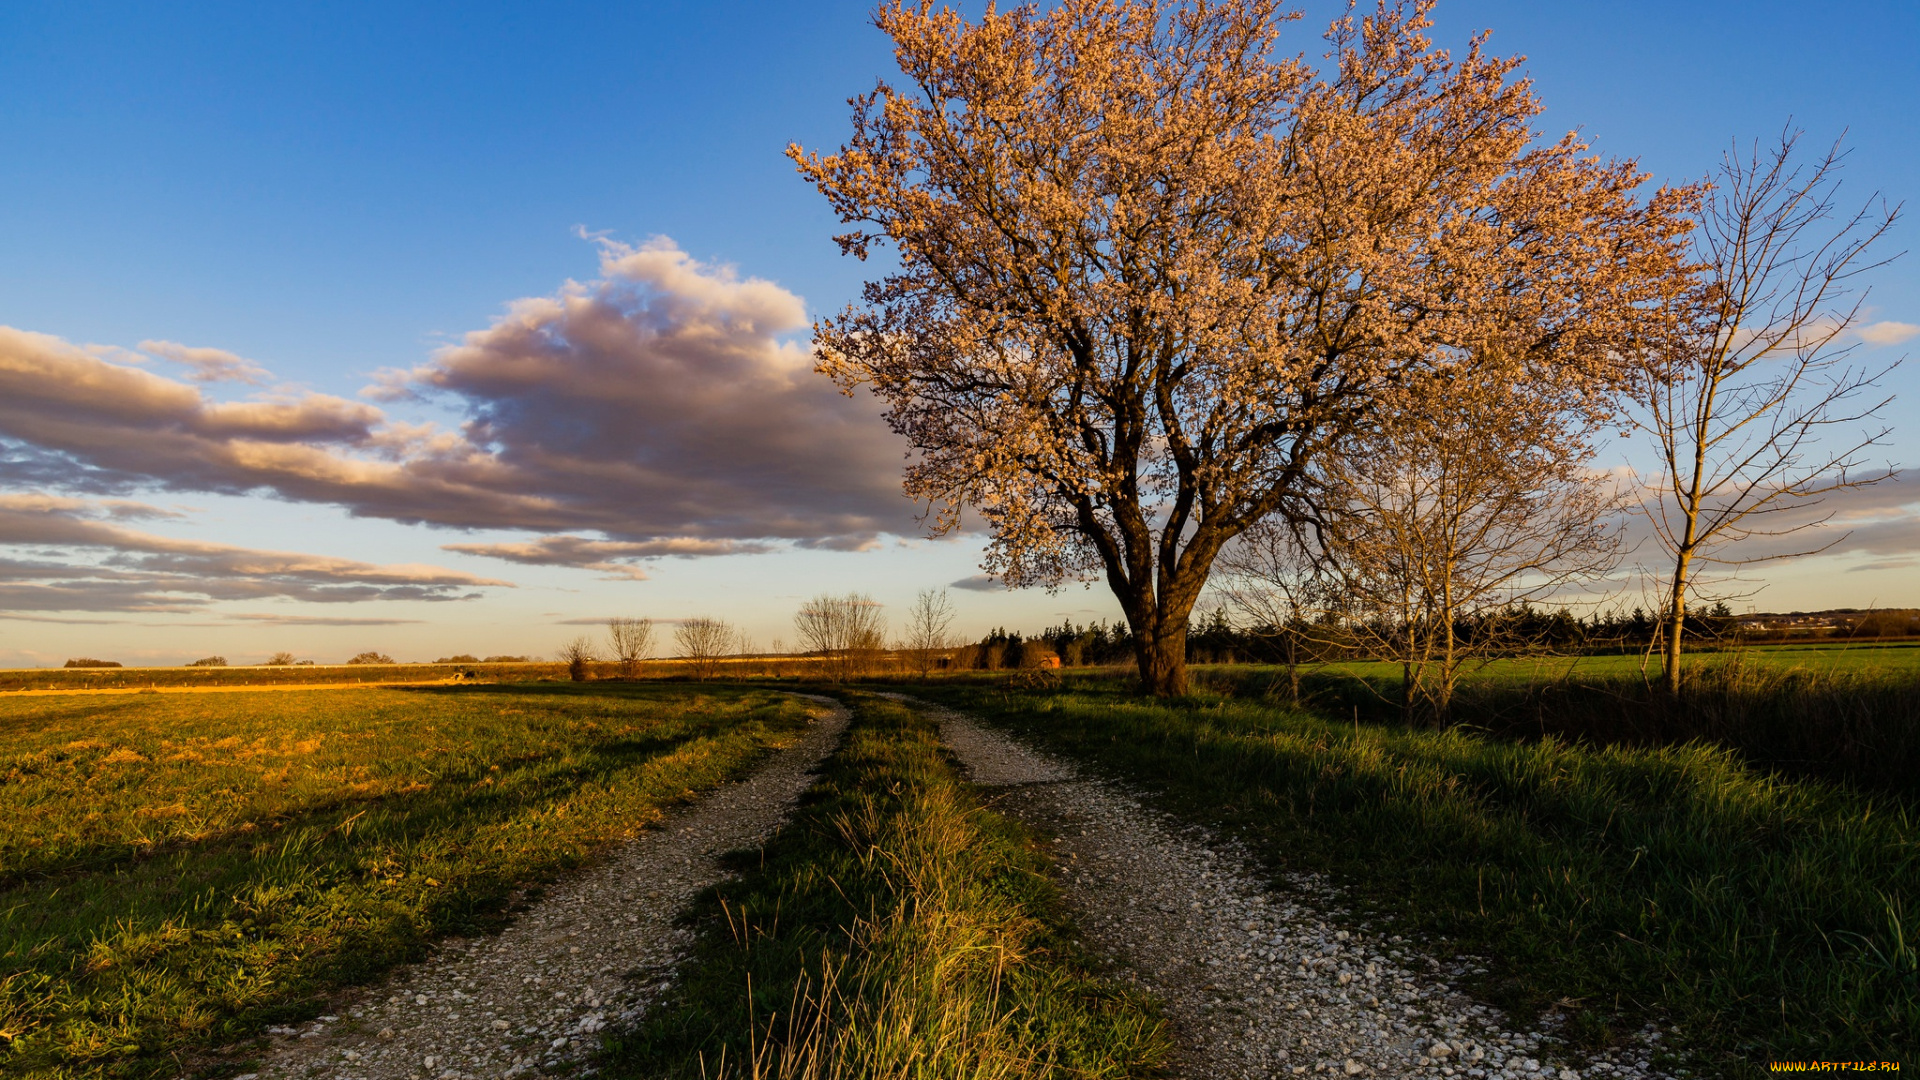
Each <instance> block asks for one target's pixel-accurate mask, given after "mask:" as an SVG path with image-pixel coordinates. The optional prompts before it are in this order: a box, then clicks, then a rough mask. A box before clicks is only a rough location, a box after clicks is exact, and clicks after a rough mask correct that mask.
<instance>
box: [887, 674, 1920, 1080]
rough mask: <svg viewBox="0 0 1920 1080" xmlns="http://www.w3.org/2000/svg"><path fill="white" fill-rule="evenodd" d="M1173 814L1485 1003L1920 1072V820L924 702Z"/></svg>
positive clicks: (1742, 1067) (1642, 779) (1025, 700)
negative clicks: (1055, 754)
mask: <svg viewBox="0 0 1920 1080" xmlns="http://www.w3.org/2000/svg"><path fill="white" fill-rule="evenodd" d="M921 692H923V693H925V694H926V695H927V696H929V697H937V698H940V699H942V700H945V701H947V702H949V703H951V704H953V705H956V706H959V707H963V708H967V709H970V710H973V711H975V712H977V713H979V714H982V715H985V716H987V717H989V718H991V719H993V720H995V721H996V722H999V723H1002V724H1005V725H1007V726H1009V727H1011V728H1013V729H1014V730H1016V731H1019V732H1022V733H1024V734H1026V735H1029V736H1031V737H1033V738H1035V739H1038V740H1040V741H1041V742H1042V743H1043V744H1045V745H1048V746H1050V747H1051V748H1053V749H1055V750H1058V751H1062V752H1065V753H1068V754H1070V755H1073V756H1077V757H1080V758H1083V759H1086V760H1088V761H1091V762H1093V763H1095V764H1096V765H1097V766H1099V767H1100V768H1102V769H1103V770H1109V771H1112V772H1115V773H1118V774H1120V775H1122V776H1124V777H1126V778H1128V779H1130V780H1133V781H1136V782H1139V783H1141V784H1143V785H1144V786H1146V787H1147V788H1148V789H1150V790H1154V791H1157V792H1159V793H1160V795H1161V797H1162V799H1163V800H1164V802H1163V805H1165V806H1166V807H1167V808H1168V809H1170V810H1171V811H1173V812H1175V813H1177V814H1180V815H1184V816H1187V817H1190V818H1193V819H1196V820H1199V821H1203V822H1208V823H1212V824H1215V825H1217V826H1219V827H1222V828H1224V829H1226V830H1228V831H1229V832H1231V833H1232V834H1234V835H1237V836H1239V837H1241V838H1242V839H1244V840H1245V841H1246V842H1248V843H1249V845H1250V846H1251V847H1252V848H1253V850H1254V851H1256V852H1257V853H1259V854H1260V855H1261V856H1262V857H1263V858H1264V859H1265V860H1266V861H1267V862H1268V864H1269V865H1270V866H1271V867H1272V868H1273V869H1274V870H1275V871H1276V872H1277V871H1280V870H1284V869H1298V870H1312V871H1320V872H1326V873H1329V874H1331V875H1333V877H1334V879H1335V880H1336V881H1338V882H1340V883H1341V884H1343V885H1345V886H1346V887H1348V889H1349V890H1350V893H1349V895H1350V898H1351V900H1352V902H1353V903H1354V904H1355V905H1356V906H1357V907H1358V908H1360V909H1361V910H1363V911H1365V912H1367V913H1369V914H1371V915H1374V916H1379V917H1384V918H1387V919H1390V920H1392V922H1393V924H1394V925H1395V927H1396V932H1403V933H1414V934H1419V935H1427V936H1434V937H1444V938H1446V939H1449V940H1450V941H1452V942H1453V943H1454V945H1455V947H1458V948H1460V949H1463V950H1466V951H1469V952H1471V953H1473V954H1476V955H1480V956H1484V957H1487V958H1488V959H1489V963H1488V965H1487V966H1488V967H1489V968H1490V970H1491V972H1492V973H1491V974H1490V975H1488V976H1487V977H1486V978H1485V979H1484V981H1483V982H1482V983H1481V985H1479V986H1478V987H1477V988H1476V989H1477V990H1478V991H1479V992H1480V993H1482V994H1485V995H1487V996H1488V997H1489V998H1490V999H1492V1000H1494V1001H1495V1002H1496V1003H1499V1004H1501V1005H1503V1006H1506V1007H1508V1008H1510V1009H1512V1010H1514V1011H1516V1012H1517V1013H1518V1014H1519V1015H1521V1016H1532V1015H1537V1014H1539V1013H1541V1012H1543V1011H1545V1010H1549V1009H1558V1010H1560V1011H1561V1012H1562V1013H1563V1014H1564V1015H1567V1016H1569V1017H1570V1030H1571V1032H1572V1033H1573V1034H1574V1035H1575V1036H1576V1037H1577V1038H1579V1039H1581V1040H1584V1041H1587V1042H1590V1043H1596V1044H1600V1043H1607V1042H1609V1041H1611V1040H1614V1039H1616V1038H1619V1037H1621V1036H1622V1035H1623V1034H1625V1033H1627V1032H1630V1031H1631V1030H1633V1029H1635V1028H1637V1027H1638V1025H1639V1024H1640V1023H1642V1022H1644V1021H1646V1020H1648V1019H1656V1020H1659V1021H1661V1022H1663V1023H1671V1024H1673V1025H1675V1029H1676V1031H1678V1032H1679V1033H1680V1037H1681V1039H1682V1040H1683V1042H1684V1043H1685V1044H1687V1045H1690V1046H1692V1047H1694V1048H1695V1049H1697V1050H1698V1051H1700V1052H1701V1054H1702V1055H1703V1056H1704V1059H1705V1060H1706V1061H1707V1062H1708V1063H1709V1064H1710V1065H1711V1066H1712V1068H1713V1070H1714V1071H1715V1072H1716V1073H1720V1072H1724V1073H1725V1074H1726V1075H1745V1074H1747V1073H1749V1072H1752V1071H1753V1070H1752V1069H1750V1068H1748V1066H1750V1065H1752V1063H1754V1062H1756V1061H1760V1060H1764V1059H1765V1058H1767V1057H1786V1058H1825V1059H1829V1060H1837V1059H1842V1058H1845V1059H1849V1060H1852V1059H1860V1058H1867V1057H1875V1058H1882V1059H1888V1060H1897V1059H1901V1058H1904V1059H1906V1060H1909V1061H1913V1060H1916V1059H1920V1037H1917V1035H1916V1033H1920V968H1917V967H1916V944H1917V943H1920V906H1916V898H1920V821H1917V820H1916V818H1915V815H1914V812H1913V810H1912V807H1911V804H1910V803H1908V802H1906V801H1904V800H1902V799H1900V798H1898V797H1896V796H1892V795H1872V794H1867V793H1863V792H1860V791H1857V790H1852V789H1850V788H1848V787H1845V786H1841V785H1835V784H1830V783H1825V782H1817V781H1794V780H1785V779H1780V778H1776V777H1770V776H1768V775H1767V774H1765V773H1764V772H1761V771H1758V770H1756V769H1753V768H1751V767H1748V766H1747V765H1744V764H1743V763H1742V762H1741V761H1740V760H1739V759H1738V758H1737V757H1736V756H1735V755H1734V754H1732V753H1730V752H1728V751H1726V750H1722V749H1716V748H1712V747H1709V746H1705V745H1699V744H1694V745H1684V746H1648V747H1628V746H1617V745H1616V746H1591V747H1582V746H1571V745H1567V744H1565V743H1562V742H1559V741H1557V740H1555V739H1552V738H1548V739H1534V740H1530V741H1519V740H1512V739H1503V738H1498V737H1494V736H1490V735H1486V734H1482V733H1476V732H1469V731H1462V730H1452V731H1444V732H1443V731H1432V730H1423V729H1412V730H1408V729H1403V728H1396V727H1393V726H1390V725H1381V724H1374V723H1368V722H1358V723H1356V722H1353V721H1351V720H1349V719H1347V718H1345V717H1340V716H1327V715H1325V714H1316V713H1314V712H1311V711H1307V710H1300V709H1293V708H1290V707H1286V706H1281V705H1274V704H1269V703H1265V702H1263V701H1261V700H1259V699H1258V698H1253V699H1248V698H1244V697H1243V698H1225V697H1218V696H1206V695H1199V696H1196V697H1194V698H1191V699H1187V700H1182V701H1175V702H1155V701H1151V700H1143V699H1141V698H1139V697H1137V696H1135V695H1134V694H1133V693H1132V692H1131V690H1130V688H1128V687H1127V686H1126V685H1125V684H1124V683H1122V682H1120V681H1118V680H1108V681H1104V682H1103V681H1101V680H1097V679H1080V680H1070V681H1069V682H1068V684H1067V687H1066V688H1065V689H1063V690H1060V691H1057V692H1052V693H1047V692H1022V691H1016V690H1011V689H1009V688H1008V687H1007V686H1005V685H1004V684H1003V683H1002V684H993V683H989V682H986V681H975V682H972V683H969V682H968V681H964V680H950V681H946V682H944V683H940V684H937V685H936V686H934V687H931V688H928V689H926V690H924V691H921Z"/></svg>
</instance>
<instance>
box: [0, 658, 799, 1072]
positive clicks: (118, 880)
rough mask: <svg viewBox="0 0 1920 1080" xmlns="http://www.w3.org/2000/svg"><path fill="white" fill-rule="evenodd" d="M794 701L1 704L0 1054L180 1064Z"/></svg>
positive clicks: (597, 698) (665, 786)
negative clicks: (1, 1047)
mask: <svg viewBox="0 0 1920 1080" xmlns="http://www.w3.org/2000/svg"><path fill="white" fill-rule="evenodd" d="M804 716H805V709H804V707H803V705H802V704H801V703H799V702H797V701H796V700H795V699H793V698H791V697H788V696H786V695H781V694H776V693H771V692H766V691H758V690H745V689H739V688H702V687H694V686H689V685H684V684H682V685H651V686H649V685H632V684H628V685H614V684H587V685H586V686H579V687H576V686H568V685H564V684H561V685H547V686H538V685H534V686H498V687H463V688H445V689H441V688H433V689H418V690H402V689H368V690H312V691H275V692H262V693H257V694H252V693H221V694H205V695H190V694H169V695H144V694H141V695H125V696H70V697H34V698H14V699H6V700H0V819H3V820H5V821H6V822H7V826H6V829H5V830H4V832H3V833H0V1038H4V1039H5V1048H4V1057H0V1070H4V1071H5V1072H6V1073H8V1074H11V1075H17V1076H33V1077H47V1078H54V1077H61V1078H65V1077H96V1076H113V1077H144V1076H159V1075H163V1074H165V1075H175V1074H178V1073H179V1072H181V1071H182V1069H183V1067H184V1066H186V1065H188V1064H190V1063H191V1061H192V1060H193V1058H194V1055H195V1054H196V1053H197V1052H199V1051H201V1050H203V1049H205V1048H207V1047H210V1046H215V1045H219V1044H224V1043H227V1042H230V1041H233V1040H235V1039H239V1038H243V1037H245V1036H247V1035H249V1034H251V1033H253V1032H255V1031H258V1030H259V1029H260V1028H262V1027H263V1026H265V1025H266V1024H269V1023H275V1022H284V1021H288V1020H292V1019H296V1018H300V1017H304V1016H307V1015H311V1014H313V1013H315V1012H317V1011H321V1008H320V1006H321V1005H322V1003H323V1002H324V1001H325V999H326V996H327V995H328V994H329V993H331V992H333V991H334V990H335V989H337V988H338V987H340V986H342V985H345V984H350V983H355V982H360V981H364V980H367V979H370V978H373V977H375V976H377V975H379V974H380V973H381V972H383V971H385V970H386V969H388V968H390V967H391V966H393V965H395V964H397V963H401V962H405V961H408V960H412V959H416V958H418V957H419V956H421V955H422V954H423V951H424V949H425V947H426V945H427V944H428V943H429V942H430V941H431V940H432V939H434V938H435V937H438V936H441V935H445V934H464V933H473V932H477V931H481V930H483V929H486V928H488V927H490V926H494V925H497V924H498V923H499V921H500V919H501V918H502V917H503V916H504V913H505V912H506V911H507V909H508V906H509V904H510V903H511V902H512V900H513V897H514V896H515V894H516V891H517V890H518V889H520V888H521V887H522V886H525V885H528V884H531V883H536V882H539V881H541V880H543V879H546V878H549V877H550V876H551V875H552V874H554V873H556V872H558V871H560V870H562V869H565V868H567V867H570V866H574V865H577V864H579V863H580V862H581V861H582V860H584V859H586V858H588V857H590V856H591V855H592V853H593V852H594V851H595V850H596V849H598V848H601V847H603V846H605V845H607V844H609V843H612V842H614V841H617V840H619V839H621V838H623V837H625V836H628V835H630V834H631V833H632V832H633V831H634V830H635V829H636V828H638V827H640V826H642V825H644V824H645V823H647V822H649V821H651V820H654V819H656V818H657V817H658V816H659V815H660V813H661V811H662V809H663V808H664V807H666V806H668V805H670V804H672V803H674V802H677V801H680V800H684V799H686V798H689V797H691V796H692V795H694V794H695V793H696V792H698V791H700V790H703V789H705V788H708V787H711V786H712V785H714V784H716V783H718V782H720V781H722V780H724V779H726V778H729V777H731V776H734V775H737V774H739V773H740V772H742V771H743V770H745V769H746V768H747V767H749V766H750V765H751V764H752V763H753V762H754V761H755V760H757V759H758V758H759V757H760V756H761V755H762V754H763V753H765V752H766V751H767V750H768V749H769V748H771V747H773V746H775V745H780V744H783V743H785V742H786V741H789V740H790V739H791V738H792V737H793V736H794V735H795V734H796V733H797V732H798V731H799V730H800V729H801V728H802V727H803V726H804V722H805V721H804Z"/></svg>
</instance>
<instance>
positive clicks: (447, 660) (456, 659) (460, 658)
mask: <svg viewBox="0 0 1920 1080" xmlns="http://www.w3.org/2000/svg"><path fill="white" fill-rule="evenodd" d="M479 662H480V658H479V657H477V656H474V655H472V654H470V653H458V654H456V655H453V656H443V657H441V658H440V659H438V660H435V661H434V663H436V664H477V663H479Z"/></svg>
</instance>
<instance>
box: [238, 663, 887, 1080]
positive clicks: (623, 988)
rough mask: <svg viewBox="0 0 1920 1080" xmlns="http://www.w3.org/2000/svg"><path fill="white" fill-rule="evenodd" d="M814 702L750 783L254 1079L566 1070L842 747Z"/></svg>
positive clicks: (352, 1014) (325, 1025)
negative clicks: (714, 888) (711, 889)
mask: <svg viewBox="0 0 1920 1080" xmlns="http://www.w3.org/2000/svg"><path fill="white" fill-rule="evenodd" d="M800 696H803V697H807V698H808V699H809V700H810V701H812V702H814V703H815V704H817V705H819V706H820V708H819V709H818V710H817V711H816V712H815V713H814V720H813V723H812V725H811V727H810V728H809V730H808V731H807V732H806V734H805V735H804V736H803V737H802V738H801V740H800V741H799V742H798V743H797V744H795V745H794V746H791V747H789V748H787V749H785V750H782V751H780V752H779V753H778V754H776V755H775V756H774V757H773V759H772V760H771V761H770V762H768V763H767V764H766V765H763V766H762V767H761V768H760V769H759V770H758V771H757V772H755V773H754V774H753V775H752V776H750V777H748V778H747V779H746V780H743V781H741V782H739V783H734V784H728V785H725V786H723V787H721V788H719V789H718V790H716V791H714V792H713V793H712V794H710V795H708V796H707V797H705V798H703V799H701V800H700V801H699V802H697V803H694V804H693V805H692V806H690V807H688V808H686V809H683V810H681V811H678V812H676V813H674V814H673V815H671V816H669V817H668V818H667V820H666V821H665V822H664V823H662V825H661V826H660V827H659V828H657V829H652V830H649V831H647V832H646V833H644V834H642V835H641V836H640V837H639V838H638V839H636V840H634V841H633V842H632V843H630V844H628V845H626V846H625V847H624V848H622V849H620V850H619V851H617V852H615V853H613V854H612V855H611V856H610V857H609V858H607V859H606V860H604V861H603V862H600V863H598V864H596V865H595V866H593V867H592V868H591V869H588V870H585V871H583V872H581V873H579V874H577V875H575V876H573V877H570V878H568V879H567V880H565V881H562V882H560V883H558V884H556V885H554V886H552V887H550V888H549V889H547V890H546V893H545V896H544V897H543V898H542V899H541V900H540V901H539V902H538V903H536V904H535V905H534V906H533V907H532V908H531V909H530V910H528V911H527V912H526V913H525V914H524V915H522V916H521V917H520V918H519V919H517V920H515V922H514V923H513V925H511V926H509V927H508V928H507V929H506V930H505V931H503V932H502V933H500V934H498V935H496V936H492V937H487V938H482V939H477V940H471V941H459V940H453V941H448V942H445V943H444V944H442V945H441V946H439V947H438V948H436V949H435V951H434V953H433V955H432V956H430V957H429V958H428V959H427V960H426V961H425V962H423V963H421V964H418V965H414V966H412V967H409V968H406V969H403V970H402V971H400V972H397V973H396V974H395V975H394V976H393V977H391V978H390V979H389V980H388V981H387V982H386V983H384V984H383V985H381V986H380V987H378V988H377V989H376V990H375V991H372V992H369V993H368V994H367V995H366V996H365V997H364V998H363V999H362V1000H361V1003H360V1004H358V1005H356V1006H354V1007H351V1008H349V1009H346V1010H344V1012H343V1013H342V1015H339V1016H324V1017H321V1018H320V1019H319V1020H317V1021H314V1022H313V1023H311V1024H308V1025H306V1026H304V1027H302V1028H275V1029H272V1032H271V1034H272V1035H273V1036H274V1038H273V1039H272V1041H271V1044H270V1046H269V1047H268V1049H267V1050H266V1052H265V1053H264V1054H263V1060H262V1063H261V1069H260V1072H258V1073H253V1074H247V1075H245V1076H241V1077H237V1078H236V1080H254V1078H259V1077H268V1078H273V1080H280V1078H295V1077H300V1078H311V1080H323V1078H325V1080H492V1078H501V1077H519V1076H528V1077H532V1076H535V1075H538V1074H540V1073H543V1072H552V1071H555V1070H565V1069H567V1068H568V1067H570V1066H572V1065H574V1064H576V1063H577V1062H578V1061H579V1059H580V1058H581V1057H582V1056H583V1055H584V1054H585V1053H586V1052H587V1051H588V1050H589V1049H591V1048H592V1047H593V1046H594V1045H595V1044H596V1043H597V1041H598V1040H597V1038H596V1036H595V1033H596V1032H598V1031H600V1030H601V1029H602V1028H604V1027H607V1026H610V1025H620V1026H627V1025H631V1024H632V1023H633V1022H634V1021H635V1020H637V1019H638V1018H639V1016H640V1015H641V1014H642V1013H643V1012H644V1011H645V1010H646V1008H647V1006H648V1004H649V1003H651V1002H652V1001H653V1000H654V999H655V998H657V997H658V996H659V994H660V992H661V991H662V990H664V989H666V988H667V987H669V986H671V985H672V978H673V972H674V969H675V968H676V966H677V965H678V964H679V962H680V960H681V959H682V958H683V956H684V955H685V952H686V949H687V947H688V946H689V945H690V944H691V935H690V934H689V932H688V931H687V929H686V928H685V927H683V926H681V925H679V924H678V922H677V919H676V916H678V914H679V913H680V912H681V911H682V910H683V909H684V908H685V907H686V906H687V905H688V903H689V902H691V901H692V900H693V898H694V896H695V895H696V894H697V893H698V892H699V891H700V890H702V889H704V888H706V887H707V886H709V885H712V884H713V883H714V882H716V881H718V880H720V879H721V878H722V877H723V876H724V873H723V871H722V870H721V868H720V865H719V861H718V856H719V855H721V854H722V853H724V852H728V851H733V850H738V849H740V848H747V847H752V846H754V845H757V844H760V843H762V842H764V841H765V840H766V838H767V837H768V836H770V835H771V834H772V833H773V830H774V829H775V828H776V827H778V826H779V824H780V823H781V822H782V821H784V820H785V819H786V817H787V814H788V812H789V811H790V810H791V809H792V807H793V803H794V800H796V799H797V798H799V796H800V793H801V792H803V791H805V790H806V788H807V785H808V784H809V783H811V782H812V780H813V771H814V768H815V767H816V766H817V765H818V764H819V763H820V761H821V760H822V759H823V758H825V757H826V755H827V754H828V752H829V751H831V750H832V749H833V747H834V746H835V745H836V744H837V743H838V742H839V738H840V734H841V732H842V731H844V730H845V729H846V724H847V719H848V715H849V714H848V712H847V710H846V708H845V707H843V706H842V705H840V703H838V702H836V701H834V700H832V699H831V698H824V697H812V696H811V695H800Z"/></svg>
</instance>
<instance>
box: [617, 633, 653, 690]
mask: <svg viewBox="0 0 1920 1080" xmlns="http://www.w3.org/2000/svg"><path fill="white" fill-rule="evenodd" d="M607 644H609V645H610V646H612V647H613V658H614V659H615V660H618V661H620V676H621V677H622V678H626V679H632V678H637V677H639V675H640V661H642V660H645V659H646V658H647V656H648V655H649V654H650V653H652V652H653V620H652V619H620V618H615V619H608V620H607Z"/></svg>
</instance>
